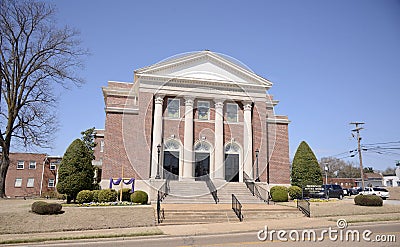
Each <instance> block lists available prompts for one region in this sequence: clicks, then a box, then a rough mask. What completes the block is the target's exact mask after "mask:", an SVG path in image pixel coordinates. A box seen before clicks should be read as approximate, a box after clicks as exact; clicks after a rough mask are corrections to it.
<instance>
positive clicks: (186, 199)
mask: <svg viewBox="0 0 400 247" xmlns="http://www.w3.org/2000/svg"><path fill="white" fill-rule="evenodd" d="M169 187H170V191H169V194H168V196H167V197H166V198H165V199H164V201H163V203H215V202H214V199H213V197H212V196H211V194H210V191H209V189H208V187H207V184H206V183H205V182H204V181H170V183H169Z"/></svg>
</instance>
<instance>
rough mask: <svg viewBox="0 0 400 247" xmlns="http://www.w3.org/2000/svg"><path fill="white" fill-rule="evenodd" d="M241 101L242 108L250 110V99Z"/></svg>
mask: <svg viewBox="0 0 400 247" xmlns="http://www.w3.org/2000/svg"><path fill="white" fill-rule="evenodd" d="M242 103H243V110H245V111H251V108H252V102H251V101H242Z"/></svg>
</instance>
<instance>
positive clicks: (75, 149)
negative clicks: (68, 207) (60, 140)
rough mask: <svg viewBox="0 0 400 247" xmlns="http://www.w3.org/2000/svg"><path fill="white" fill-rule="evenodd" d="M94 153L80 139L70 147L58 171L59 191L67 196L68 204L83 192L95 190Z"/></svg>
mask: <svg viewBox="0 0 400 247" xmlns="http://www.w3.org/2000/svg"><path fill="white" fill-rule="evenodd" d="M92 155H93V154H92V153H91V152H90V150H89V149H88V148H87V146H86V145H85V144H84V142H83V141H82V140H80V139H76V140H75V141H73V142H72V143H71V145H69V147H68V148H67V151H65V154H64V157H63V159H62V160H61V164H60V169H59V171H58V183H57V190H58V192H59V193H61V194H67V202H68V203H70V202H71V201H72V200H74V201H75V198H76V195H77V194H78V193H79V191H81V190H91V189H93V177H94V169H93V166H92Z"/></svg>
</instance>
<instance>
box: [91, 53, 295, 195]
mask: <svg viewBox="0 0 400 247" xmlns="http://www.w3.org/2000/svg"><path fill="white" fill-rule="evenodd" d="M271 86H272V83H271V82H270V81H269V80H267V79H265V78H263V77H261V76H259V75H257V74H255V73H254V72H252V71H251V70H250V69H249V68H247V67H246V66H244V65H243V64H241V63H239V62H238V61H236V60H234V59H232V58H230V57H228V56H225V55H222V54H218V53H214V52H211V51H208V50H206V51H200V52H192V53H186V54H184V55H180V56H175V57H172V58H169V59H167V60H164V61H162V62H159V63H156V64H154V65H151V66H148V67H145V68H141V69H137V70H135V71H134V79H133V83H132V82H113V81H110V82H108V85H107V86H106V87H103V95H104V102H105V113H106V119H105V130H104V131H102V132H101V135H99V138H101V143H102V144H101V145H98V147H97V148H101V152H102V156H101V160H100V161H99V160H98V161H96V164H98V166H100V167H101V171H102V181H101V186H102V188H108V186H109V184H110V178H119V177H121V176H122V173H123V177H124V178H135V179H136V185H135V186H136V189H143V190H146V191H148V190H150V188H151V187H152V185H154V183H153V182H154V181H156V182H157V180H159V181H162V180H163V179H165V178H166V177H167V176H169V178H170V179H172V180H176V181H194V182H195V181H197V180H201V178H202V177H204V176H209V177H210V178H211V180H213V181H219V182H221V181H222V182H231V183H242V182H244V179H245V178H250V179H254V180H256V181H260V183H264V184H267V183H268V184H289V183H290V163H289V144H288V124H289V120H288V117H287V116H282V115H276V114H275V112H274V107H275V106H276V105H277V104H278V101H277V100H274V99H273V97H272V96H270V95H268V93H267V92H268V90H269V89H270V88H271ZM99 146H100V147H99ZM219 184H221V183H219Z"/></svg>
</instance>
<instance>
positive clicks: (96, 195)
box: [93, 190, 100, 202]
mask: <svg viewBox="0 0 400 247" xmlns="http://www.w3.org/2000/svg"><path fill="white" fill-rule="evenodd" d="M99 194H100V190H93V202H99Z"/></svg>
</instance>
